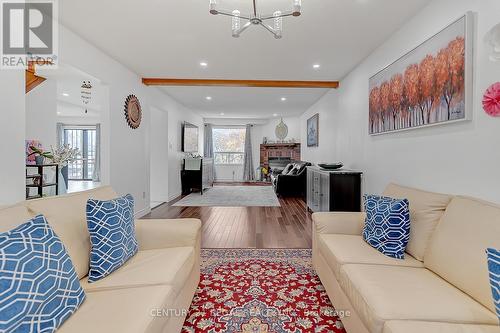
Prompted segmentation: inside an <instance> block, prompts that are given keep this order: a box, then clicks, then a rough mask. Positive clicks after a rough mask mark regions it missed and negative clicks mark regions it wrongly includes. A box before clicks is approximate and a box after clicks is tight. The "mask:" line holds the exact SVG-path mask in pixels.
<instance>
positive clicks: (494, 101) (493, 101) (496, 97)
mask: <svg viewBox="0 0 500 333" xmlns="http://www.w3.org/2000/svg"><path fill="white" fill-rule="evenodd" d="M483 109H484V111H485V112H486V113H487V114H489V115H490V116H492V117H500V82H497V83H495V84H493V85H492V86H490V87H489V88H488V90H486V93H485V94H484V97H483Z"/></svg>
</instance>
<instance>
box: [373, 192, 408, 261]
mask: <svg viewBox="0 0 500 333" xmlns="http://www.w3.org/2000/svg"><path fill="white" fill-rule="evenodd" d="M364 198H365V211H366V221H365V227H364V229H363V238H364V239H365V241H366V242H367V243H368V244H370V245H371V246H372V247H374V248H375V249H377V250H378V251H380V252H382V253H383V254H385V255H386V256H389V257H392V258H396V259H404V256H405V250H406V245H408V241H409V240H410V203H409V202H408V200H406V199H403V200H401V199H392V198H387V197H380V196H375V195H365V197H364Z"/></svg>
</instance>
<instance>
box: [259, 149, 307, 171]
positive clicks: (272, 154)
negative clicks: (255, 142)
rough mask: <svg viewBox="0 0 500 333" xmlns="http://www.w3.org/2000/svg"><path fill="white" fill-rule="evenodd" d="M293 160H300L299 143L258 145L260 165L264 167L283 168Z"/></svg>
mask: <svg viewBox="0 0 500 333" xmlns="http://www.w3.org/2000/svg"><path fill="white" fill-rule="evenodd" d="M293 161H300V143H276V144H262V145H260V166H261V168H266V169H268V170H269V169H273V168H274V169H275V170H276V169H278V170H279V169H284V168H285V166H286V165H287V164H288V163H290V162H293ZM269 171H271V170H269Z"/></svg>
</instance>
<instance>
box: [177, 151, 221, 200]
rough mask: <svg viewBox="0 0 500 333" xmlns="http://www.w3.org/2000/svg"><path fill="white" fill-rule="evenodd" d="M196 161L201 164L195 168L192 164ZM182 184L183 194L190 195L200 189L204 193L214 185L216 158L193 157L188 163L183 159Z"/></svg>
mask: <svg viewBox="0 0 500 333" xmlns="http://www.w3.org/2000/svg"><path fill="white" fill-rule="evenodd" d="M196 163H199V164H198V166H197V167H195V168H193V167H192V166H191V165H190V164H196ZM188 164H189V165H188ZM186 166H187V167H186ZM181 184H182V195H188V194H190V193H191V192H193V190H199V191H200V192H201V194H202V195H203V191H204V190H205V189H207V188H210V187H212V186H213V185H214V159H213V158H202V159H192V160H190V161H188V163H186V159H184V160H183V161H182V170H181Z"/></svg>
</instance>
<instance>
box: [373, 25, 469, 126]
mask: <svg viewBox="0 0 500 333" xmlns="http://www.w3.org/2000/svg"><path fill="white" fill-rule="evenodd" d="M457 24H462V27H463V29H462V28H461V27H456V26H455V27H453V25H452V26H450V27H448V28H447V29H450V28H451V27H453V29H454V30H452V31H451V32H448V34H445V36H444V37H443V36H440V34H443V33H444V32H446V30H444V31H443V32H441V33H440V34H438V35H436V36H434V37H433V38H434V39H437V40H432V39H431V40H429V41H428V42H426V43H429V44H428V45H426V43H424V44H422V45H421V46H420V47H419V48H422V50H419V48H417V49H415V50H414V51H412V52H410V53H409V54H407V55H406V56H405V57H403V58H401V59H400V60H398V61H397V62H396V63H394V64H392V65H391V66H389V67H388V68H386V69H385V70H383V71H382V72H380V73H378V74H377V75H375V76H374V77H373V78H371V79H370V94H369V110H370V111H369V112H370V113H369V126H370V128H369V131H370V134H378V133H384V132H390V131H395V130H402V129H407V128H413V127H420V126H425V125H431V124H436V123H441V122H447V121H453V120H460V119H465V73H466V66H465V62H466V59H465V57H466V52H465V51H466V40H465V18H463V21H462V22H460V21H458V22H456V23H454V25H457ZM457 31H458V32H457ZM439 38H440V39H439ZM398 62H399V63H398Z"/></svg>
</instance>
